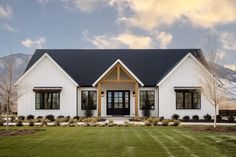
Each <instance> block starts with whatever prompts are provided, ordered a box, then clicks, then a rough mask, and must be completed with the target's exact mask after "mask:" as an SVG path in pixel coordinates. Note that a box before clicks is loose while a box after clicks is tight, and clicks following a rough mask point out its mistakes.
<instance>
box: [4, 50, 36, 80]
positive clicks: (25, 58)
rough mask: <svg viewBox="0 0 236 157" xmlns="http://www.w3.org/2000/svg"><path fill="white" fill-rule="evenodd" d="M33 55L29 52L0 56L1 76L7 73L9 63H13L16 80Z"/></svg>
mask: <svg viewBox="0 0 236 157" xmlns="http://www.w3.org/2000/svg"><path fill="white" fill-rule="evenodd" d="M31 56H32V55H29V54H22V53H19V54H12V55H8V56H5V57H2V58H0V76H3V77H4V76H6V75H7V63H12V65H13V67H14V68H13V70H14V72H13V73H14V74H13V75H14V76H13V78H14V80H17V79H18V78H19V77H20V76H21V75H22V74H23V72H24V70H25V68H26V66H27V64H28V63H29V60H30V58H31Z"/></svg>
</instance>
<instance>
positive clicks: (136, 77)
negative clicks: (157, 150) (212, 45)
mask: <svg viewBox="0 0 236 157" xmlns="http://www.w3.org/2000/svg"><path fill="white" fill-rule="evenodd" d="M201 70H206V68H205V66H204V57H203V55H202V52H201V50H200V49H165V50H160V49H143V50H142V49H141V50H135V49H133V50H125V49H123V50H122V49H120V50H113V49H107V50H102V49H100V50H96V49H89V50H86V49H78V50H70V49H69V50H66V49H38V50H36V52H35V53H34V55H33V56H32V58H31V60H30V62H29V64H28V66H27V68H26V70H25V73H24V74H23V75H22V76H21V77H20V78H19V79H18V80H17V82H16V85H17V86H19V87H21V88H20V89H24V90H23V91H24V92H23V95H22V96H21V97H20V98H19V100H18V115H25V116H26V115H29V114H33V115H35V116H46V115H49V114H52V115H54V116H58V115H64V116H67V115H70V116H83V115H84V109H85V108H86V106H88V104H89V103H90V104H92V105H93V106H92V109H93V110H94V116H101V117H107V116H142V109H143V107H144V106H146V107H148V109H149V110H151V115H152V116H159V117H162V116H163V117H164V118H171V116H172V115H173V114H174V113H176V114H179V115H180V117H183V116H185V115H189V116H190V117H191V116H193V115H199V117H200V118H202V117H203V116H204V115H205V114H211V115H213V114H214V107H213V106H212V105H211V104H210V102H209V101H208V100H207V98H206V97H205V96H204V95H203V93H202V84H201V81H200V80H201V74H200V73H199V71H201ZM147 102H148V103H147ZM145 104H147V105H145Z"/></svg>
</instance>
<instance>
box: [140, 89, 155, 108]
mask: <svg viewBox="0 0 236 157" xmlns="http://www.w3.org/2000/svg"><path fill="white" fill-rule="evenodd" d="M139 104H140V110H144V109H148V110H154V109H155V91H154V90H142V91H140V102H139Z"/></svg>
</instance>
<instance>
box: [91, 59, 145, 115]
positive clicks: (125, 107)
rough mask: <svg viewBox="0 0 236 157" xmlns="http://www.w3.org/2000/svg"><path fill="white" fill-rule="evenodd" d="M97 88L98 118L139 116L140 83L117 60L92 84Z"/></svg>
mask: <svg viewBox="0 0 236 157" xmlns="http://www.w3.org/2000/svg"><path fill="white" fill-rule="evenodd" d="M93 86H94V87H96V88H97V99H98V100H97V115H98V116H99V117H101V116H102V117H113V116H119V117H124V116H132V117H134V116H139V113H138V106H139V105H138V101H139V87H140V86H142V83H141V82H140V81H139V80H138V79H137V77H136V76H135V75H134V74H132V72H131V71H130V70H129V69H128V68H127V67H126V66H125V65H124V64H123V63H122V62H121V61H120V60H117V61H116V62H115V63H114V64H113V65H112V66H111V67H110V68H108V69H107V71H105V72H104V73H103V75H101V77H100V78H99V79H98V80H97V81H96V82H95V83H94V84H93Z"/></svg>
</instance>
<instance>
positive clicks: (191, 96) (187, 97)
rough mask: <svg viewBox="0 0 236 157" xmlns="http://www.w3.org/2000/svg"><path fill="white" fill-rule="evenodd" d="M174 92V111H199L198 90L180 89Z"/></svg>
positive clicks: (199, 98) (199, 97)
mask: <svg viewBox="0 0 236 157" xmlns="http://www.w3.org/2000/svg"><path fill="white" fill-rule="evenodd" d="M175 92H176V109H200V108H201V92H200V90H193V89H184V90H183V89H181V90H179V89H178V90H175Z"/></svg>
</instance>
